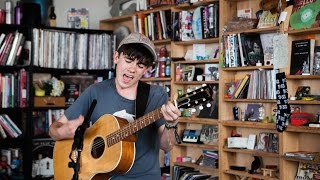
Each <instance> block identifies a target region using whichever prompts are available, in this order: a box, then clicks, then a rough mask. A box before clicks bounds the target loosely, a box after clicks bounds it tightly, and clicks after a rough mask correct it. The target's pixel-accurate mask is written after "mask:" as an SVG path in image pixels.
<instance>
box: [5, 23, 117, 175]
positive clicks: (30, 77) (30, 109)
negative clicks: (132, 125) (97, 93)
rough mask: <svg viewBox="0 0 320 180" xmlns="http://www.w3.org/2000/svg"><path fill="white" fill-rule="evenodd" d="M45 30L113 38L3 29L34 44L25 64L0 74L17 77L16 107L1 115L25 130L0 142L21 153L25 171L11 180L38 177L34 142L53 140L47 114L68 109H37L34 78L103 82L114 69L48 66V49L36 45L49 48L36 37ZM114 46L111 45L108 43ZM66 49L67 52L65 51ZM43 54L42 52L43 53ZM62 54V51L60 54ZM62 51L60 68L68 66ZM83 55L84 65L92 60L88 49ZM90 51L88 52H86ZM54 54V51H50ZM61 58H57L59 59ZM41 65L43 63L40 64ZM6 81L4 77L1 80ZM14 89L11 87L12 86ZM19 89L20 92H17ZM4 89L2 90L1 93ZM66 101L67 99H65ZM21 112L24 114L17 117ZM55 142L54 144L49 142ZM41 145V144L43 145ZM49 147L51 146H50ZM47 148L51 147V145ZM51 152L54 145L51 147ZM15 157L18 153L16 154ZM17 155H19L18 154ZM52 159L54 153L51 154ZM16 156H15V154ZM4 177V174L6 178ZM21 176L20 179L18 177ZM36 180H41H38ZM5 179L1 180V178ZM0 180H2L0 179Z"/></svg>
mask: <svg viewBox="0 0 320 180" xmlns="http://www.w3.org/2000/svg"><path fill="white" fill-rule="evenodd" d="M35 29H37V30H44V31H46V32H58V33H60V34H65V35H66V34H88V36H90V35H100V34H105V35H110V34H111V31H104V30H83V29H70V28H49V27H32V26H20V25H1V33H5V34H8V33H10V32H15V31H19V32H21V33H22V34H23V35H24V36H25V39H26V41H29V42H31V47H32V48H31V49H32V50H31V49H29V53H30V54H29V55H30V56H26V57H23V58H24V59H23V61H22V62H21V63H15V64H13V65H10V66H9V65H1V68H0V69H1V70H0V73H1V75H10V74H14V81H13V80H12V83H13V82H15V87H16V88H14V87H12V88H13V89H14V94H12V95H11V96H12V97H11V98H12V99H15V101H16V104H12V105H10V106H6V107H4V106H3V107H4V108H3V107H2V108H1V110H0V113H1V114H7V115H8V116H9V117H10V118H11V119H12V120H13V122H14V123H15V124H16V125H17V126H18V127H19V128H20V129H21V130H22V135H19V136H18V137H15V138H11V137H7V138H4V139H1V141H0V149H2V150H11V151H12V152H16V151H17V152H18V151H19V153H21V157H22V159H21V161H22V165H21V167H23V168H22V169H21V170H19V171H18V172H14V173H12V174H11V175H10V178H12V179H14V178H21V177H22V178H25V179H32V177H35V176H36V174H34V173H33V168H34V167H33V161H34V160H35V159H37V158H38V156H37V153H39V152H38V151H37V150H35V148H36V147H35V146H34V145H36V143H34V142H41V143H42V145H43V144H44V143H45V141H47V140H50V138H49V136H48V134H47V130H48V127H49V125H50V124H48V118H49V117H48V116H47V115H44V114H48V113H49V112H51V113H52V114H53V113H54V111H58V110H60V109H62V110H64V109H65V108H66V106H65V105H64V102H63V104H62V105H58V106H57V105H51V104H48V105H45V106H37V107H35V96H36V95H35V88H34V86H33V81H34V78H35V74H43V75H44V74H49V75H50V76H54V77H56V78H58V79H59V78H60V77H61V76H62V75H74V74H82V75H85V76H88V75H94V76H96V77H98V76H100V77H102V78H103V79H106V78H108V75H109V72H112V65H109V66H105V67H104V68H101V69H94V68H90V67H89V66H84V67H85V68H81V69H79V68H74V67H72V68H70V69H69V68H68V67H67V66H60V67H57V66H50V63H48V62H47V60H48V59H49V55H48V54H46V53H44V52H48V51H46V50H45V48H40V45H39V44H38V45H39V46H37V44H36V43H35V41H40V42H43V43H41V44H46V43H47V44H49V43H48V42H49V41H45V40H48V38H47V37H45V36H42V35H39V34H38V39H36V37H37V34H35V33H34V30H35ZM43 34H49V33H43ZM83 44H88V47H90V46H92V44H89V40H88V41H86V42H83ZM109 44H111V43H109ZM56 46H57V47H61V46H62V45H61V44H60V45H58V44H56ZM44 47H49V45H45V46H44ZM110 47H111V46H109V47H106V49H110V52H111V51H112V50H111V48H110ZM65 49H67V48H64V50H65ZM40 51H41V52H40ZM61 51H62V50H61ZM61 51H60V53H59V55H60V56H59V58H61V59H57V62H59V64H60V63H61V64H67V62H66V61H65V59H66V58H65V57H63V56H61V54H63V53H62V52H61ZM81 51H82V53H83V55H84V54H86V56H85V57H83V60H84V61H88V60H89V59H90V56H89V55H88V52H89V50H88V49H82V50H81ZM86 51H88V52H86ZM50 52H52V51H50ZM79 52H80V50H79V51H76V50H75V51H72V50H70V51H69V52H68V54H71V53H75V54H76V53H79ZM35 54H37V55H39V54H41V56H42V57H41V58H42V59H41V60H40V58H39V57H40V56H38V58H37V56H35ZM57 57H58V56H57ZM40 61H42V62H41V63H39V62H40ZM22 70H24V72H25V73H26V77H27V79H26V87H25V88H26V89H25V91H26V92H22V91H19V89H18V88H19V85H20V84H21V83H22V82H21V81H20V77H19V74H21V72H22ZM2 77H3V76H2ZM6 86H7V85H5V84H4V83H2V84H1V87H2V88H3V87H6ZM10 88H11V86H10ZM16 89H17V90H16ZM2 90H3V89H1V92H2ZM23 93H25V95H26V97H25V98H26V104H24V105H21V104H20V102H21V101H22V100H21V99H20V98H19V96H18V95H21V94H23ZM1 95H2V96H1V100H2V101H1V104H2V105H3V99H2V97H3V96H6V95H5V93H4V94H1ZM45 98H54V97H45ZM63 101H64V98H63ZM17 112H21V113H17ZM35 113H40V114H43V116H42V117H39V116H38V115H39V114H37V115H35ZM37 118H44V119H45V121H44V122H43V123H45V124H42V121H41V127H40V126H38V125H39V124H37V123H36V119H37ZM50 141H51V142H53V141H52V140H50ZM41 143H40V144H41ZM49 144H50V143H49ZM49 144H48V145H49ZM50 146H51V148H53V147H52V143H51V144H50ZM42 153H44V154H43V155H45V156H49V158H50V157H51V158H52V156H50V151H48V149H46V150H45V152H42ZM15 154H16V153H15ZM17 154H18V153H17ZM51 155H52V152H51ZM12 156H13V154H12ZM3 175H4V174H3ZM18 176H19V177H18ZM37 177H41V175H40V176H37ZM1 178H2V177H1ZM1 178H0V179H1Z"/></svg>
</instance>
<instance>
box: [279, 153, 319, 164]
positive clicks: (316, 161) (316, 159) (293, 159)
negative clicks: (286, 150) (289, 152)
mask: <svg viewBox="0 0 320 180" xmlns="http://www.w3.org/2000/svg"><path fill="white" fill-rule="evenodd" d="M281 157H282V158H283V159H284V160H287V161H293V162H303V163H308V164H320V158H319V154H318V156H317V157H316V158H315V159H314V160H313V161H308V160H303V159H298V158H290V157H285V156H281Z"/></svg>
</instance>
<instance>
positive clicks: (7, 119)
mask: <svg viewBox="0 0 320 180" xmlns="http://www.w3.org/2000/svg"><path fill="white" fill-rule="evenodd" d="M2 117H4V118H5V120H6V121H7V122H8V124H9V125H10V127H11V129H13V131H15V132H16V134H17V136H16V137H18V136H20V135H21V134H22V131H21V129H20V128H19V127H18V126H17V125H16V124H15V123H14V122H13V120H12V119H11V118H10V117H9V116H8V115H7V114H3V115H2Z"/></svg>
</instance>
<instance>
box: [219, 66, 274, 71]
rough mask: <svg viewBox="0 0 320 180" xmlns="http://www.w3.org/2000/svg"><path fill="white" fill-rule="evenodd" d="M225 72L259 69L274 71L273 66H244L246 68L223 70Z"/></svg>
mask: <svg viewBox="0 0 320 180" xmlns="http://www.w3.org/2000/svg"><path fill="white" fill-rule="evenodd" d="M222 69H223V70H224V71H251V70H258V69H273V66H244V67H230V68H222Z"/></svg>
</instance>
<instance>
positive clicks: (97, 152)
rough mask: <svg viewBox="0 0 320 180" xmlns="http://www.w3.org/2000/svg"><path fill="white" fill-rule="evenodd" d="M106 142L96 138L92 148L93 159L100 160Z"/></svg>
mask: <svg viewBox="0 0 320 180" xmlns="http://www.w3.org/2000/svg"><path fill="white" fill-rule="evenodd" d="M104 148H105V145H104V140H103V138H101V137H98V138H95V139H94V141H93V145H92V148H91V155H92V157H93V158H99V157H100V156H101V155H102V154H103V152H104Z"/></svg>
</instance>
